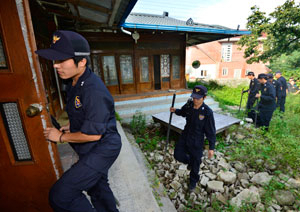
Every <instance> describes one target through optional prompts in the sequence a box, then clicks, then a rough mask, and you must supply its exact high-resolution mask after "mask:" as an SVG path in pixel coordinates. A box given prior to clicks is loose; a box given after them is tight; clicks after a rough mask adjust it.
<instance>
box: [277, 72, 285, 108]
mask: <svg viewBox="0 0 300 212" xmlns="http://www.w3.org/2000/svg"><path fill="white" fill-rule="evenodd" d="M275 77H276V78H277V81H278V83H279V85H280V94H279V98H278V99H277V107H279V108H280V111H281V112H284V111H285V108H284V105H285V98H286V93H287V84H286V79H285V78H284V77H283V76H282V74H281V72H280V71H276V74H275Z"/></svg>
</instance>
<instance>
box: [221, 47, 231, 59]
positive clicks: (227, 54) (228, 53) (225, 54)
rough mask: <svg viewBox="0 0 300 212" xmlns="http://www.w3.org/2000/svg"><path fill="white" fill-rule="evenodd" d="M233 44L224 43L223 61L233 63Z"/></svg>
mask: <svg viewBox="0 0 300 212" xmlns="http://www.w3.org/2000/svg"><path fill="white" fill-rule="evenodd" d="M231 57H232V43H222V61H224V62H231Z"/></svg>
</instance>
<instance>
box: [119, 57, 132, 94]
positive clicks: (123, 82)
mask: <svg viewBox="0 0 300 212" xmlns="http://www.w3.org/2000/svg"><path fill="white" fill-rule="evenodd" d="M117 62H118V73H119V79H120V90H121V94H134V93H136V83H135V81H136V80H135V77H134V71H133V70H134V67H133V64H134V60H133V56H132V55H131V54H120V55H118V60H117Z"/></svg>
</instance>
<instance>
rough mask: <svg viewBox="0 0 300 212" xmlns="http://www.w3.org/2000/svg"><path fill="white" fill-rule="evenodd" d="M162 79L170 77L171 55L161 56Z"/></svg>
mask: <svg viewBox="0 0 300 212" xmlns="http://www.w3.org/2000/svg"><path fill="white" fill-rule="evenodd" d="M160 71H161V77H170V55H168V54H162V55H160Z"/></svg>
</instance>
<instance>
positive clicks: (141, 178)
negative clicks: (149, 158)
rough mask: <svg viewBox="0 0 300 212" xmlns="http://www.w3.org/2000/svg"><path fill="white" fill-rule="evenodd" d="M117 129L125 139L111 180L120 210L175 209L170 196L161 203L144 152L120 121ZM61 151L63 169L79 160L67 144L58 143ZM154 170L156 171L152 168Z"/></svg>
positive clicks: (165, 211)
mask: <svg viewBox="0 0 300 212" xmlns="http://www.w3.org/2000/svg"><path fill="white" fill-rule="evenodd" d="M117 128H118V131H119V133H120V135H121V138H122V150H121V153H120V155H119V157H118V159H117V160H116V162H115V163H114V164H113V166H112V167H111V168H110V170H109V183H110V187H111V189H112V190H113V193H114V195H115V197H116V198H117V200H118V201H119V203H120V207H119V211H120V212H160V211H162V212H176V209H175V207H174V205H173V204H172V203H171V201H170V200H169V198H168V197H167V196H166V197H161V199H163V201H161V202H162V203H163V206H162V207H159V206H158V203H157V201H156V200H155V197H154V195H153V192H152V188H151V185H150V183H149V179H148V176H147V172H148V170H147V167H146V165H145V163H144V162H145V161H144V157H143V155H142V153H141V151H140V150H139V149H138V148H137V147H134V146H132V145H131V144H130V143H129V141H128V139H127V136H126V135H125V133H124V130H123V128H122V126H121V125H120V123H119V122H118V123H117ZM58 150H59V154H60V158H61V162H62V165H63V169H64V171H66V170H67V169H69V168H70V167H71V165H72V164H73V163H74V162H76V161H77V155H76V153H75V152H74V151H73V149H72V148H71V147H70V145H68V144H59V145H58ZM152 172H153V171H152Z"/></svg>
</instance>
